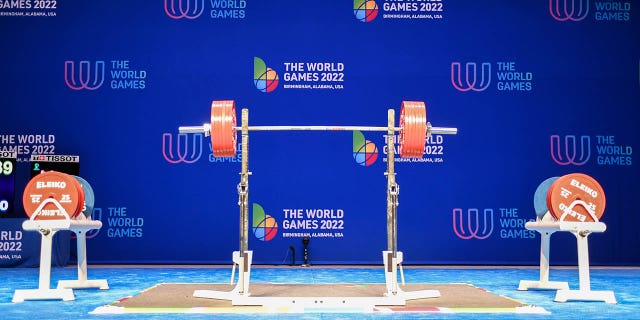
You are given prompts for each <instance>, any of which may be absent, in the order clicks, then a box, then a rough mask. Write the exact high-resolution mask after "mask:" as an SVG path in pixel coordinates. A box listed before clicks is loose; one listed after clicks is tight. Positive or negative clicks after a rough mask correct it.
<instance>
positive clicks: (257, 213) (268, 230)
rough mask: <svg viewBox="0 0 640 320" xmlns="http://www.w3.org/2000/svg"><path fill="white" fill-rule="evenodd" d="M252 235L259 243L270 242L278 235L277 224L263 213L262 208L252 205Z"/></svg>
mask: <svg viewBox="0 0 640 320" xmlns="http://www.w3.org/2000/svg"><path fill="white" fill-rule="evenodd" d="M252 227H253V235H254V236H256V238H258V240H260V241H270V240H272V239H273V238H275V236H276V235H277V234H278V222H276V219H274V218H273V217H272V216H270V215H268V214H266V213H265V212H264V208H262V206H261V205H259V204H257V203H255V202H254V203H253V223H252Z"/></svg>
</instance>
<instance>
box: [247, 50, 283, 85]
mask: <svg viewBox="0 0 640 320" xmlns="http://www.w3.org/2000/svg"><path fill="white" fill-rule="evenodd" d="M278 82H279V78H278V74H277V73H276V71H275V70H273V69H271V68H269V67H267V64H266V63H264V60H262V59H260V58H258V57H253V83H254V84H255V85H256V88H258V90H260V91H262V92H272V91H273V90H275V89H276V88H277V87H278Z"/></svg>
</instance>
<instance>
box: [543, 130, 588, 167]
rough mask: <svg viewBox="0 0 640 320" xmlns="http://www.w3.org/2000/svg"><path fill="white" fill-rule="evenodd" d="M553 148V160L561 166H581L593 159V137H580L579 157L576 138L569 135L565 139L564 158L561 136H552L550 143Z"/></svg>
mask: <svg viewBox="0 0 640 320" xmlns="http://www.w3.org/2000/svg"><path fill="white" fill-rule="evenodd" d="M550 147H551V159H553V161H554V162H555V163H557V164H559V165H561V166H566V165H568V164H573V165H576V166H581V165H583V164H585V163H587V161H589V158H590V157H591V137H589V136H581V137H580V156H578V145H577V143H576V136H574V135H567V136H565V137H564V156H563V154H562V153H563V152H562V151H561V150H562V148H561V146H560V136H559V135H556V134H554V135H552V136H551V141H550Z"/></svg>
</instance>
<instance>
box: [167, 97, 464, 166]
mask: <svg viewBox="0 0 640 320" xmlns="http://www.w3.org/2000/svg"><path fill="white" fill-rule="evenodd" d="M241 129H242V128H241V127H238V126H237V121H236V105H235V101H234V100H221V101H213V102H212V103H211V122H210V123H205V124H203V125H202V126H181V127H180V128H179V131H180V133H204V134H205V135H206V136H209V135H210V136H211V147H212V150H213V155H214V156H215V157H234V156H235V155H236V145H237V131H238V130H241ZM248 130H249V131H356V130H357V131H388V130H389V128H388V127H372V126H248ZM393 131H394V132H400V136H399V138H398V144H399V145H400V156H401V157H403V158H420V157H422V155H423V154H424V146H425V143H426V139H427V137H429V136H430V135H432V134H457V133H458V129H457V128H444V127H432V126H431V123H429V122H427V112H426V108H425V105H424V102H422V101H403V102H402V106H401V108H400V127H394V128H393Z"/></svg>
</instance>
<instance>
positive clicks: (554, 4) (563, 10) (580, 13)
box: [549, 0, 589, 21]
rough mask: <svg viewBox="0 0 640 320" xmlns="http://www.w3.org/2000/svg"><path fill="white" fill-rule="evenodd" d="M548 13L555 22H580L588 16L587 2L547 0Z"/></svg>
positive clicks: (578, 0) (587, 0) (585, 0)
mask: <svg viewBox="0 0 640 320" xmlns="http://www.w3.org/2000/svg"><path fill="white" fill-rule="evenodd" d="M549 13H550V14H551V17H552V18H554V19H556V20H557V21H567V20H571V21H580V20H584V18H586V17H587V14H589V0H549Z"/></svg>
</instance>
